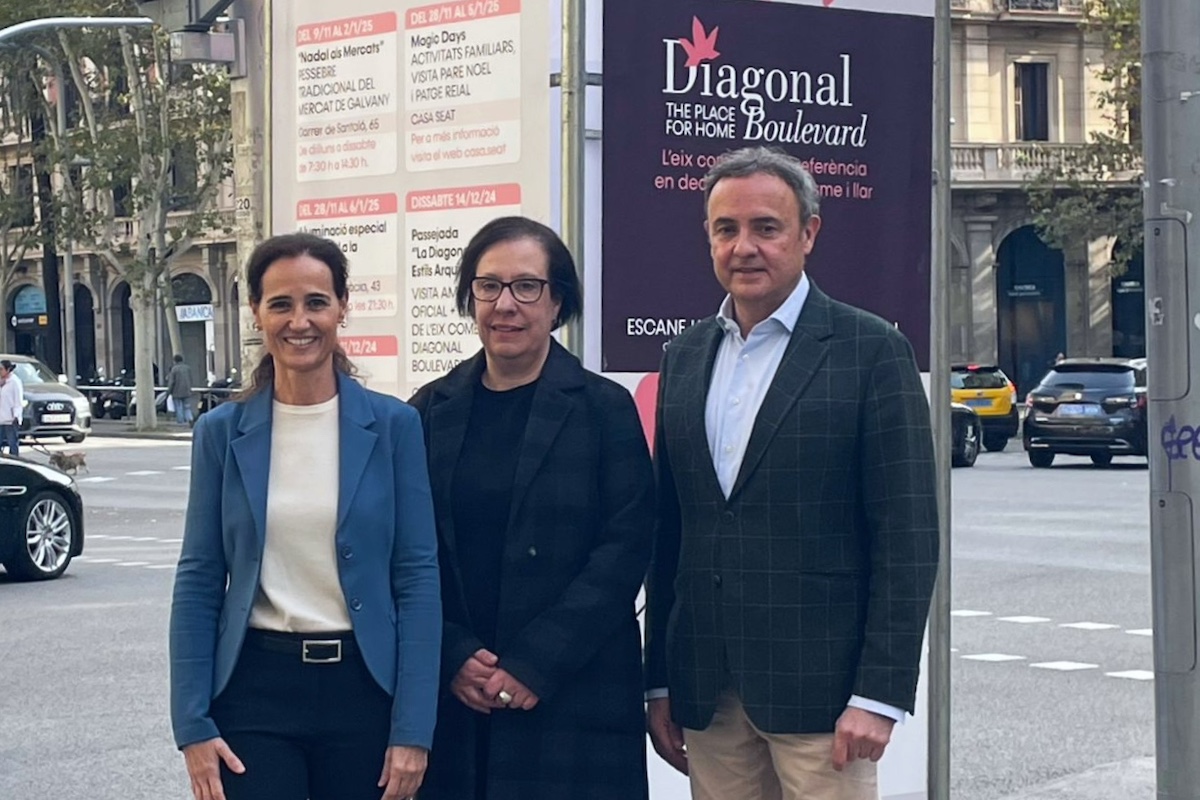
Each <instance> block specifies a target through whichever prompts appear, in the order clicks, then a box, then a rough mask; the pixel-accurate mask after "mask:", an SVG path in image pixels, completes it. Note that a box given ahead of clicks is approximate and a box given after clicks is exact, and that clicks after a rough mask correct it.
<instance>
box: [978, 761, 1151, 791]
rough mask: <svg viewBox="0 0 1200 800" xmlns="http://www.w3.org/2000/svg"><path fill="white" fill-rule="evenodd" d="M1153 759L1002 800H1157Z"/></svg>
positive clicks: (1063, 780)
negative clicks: (1155, 799) (1155, 798)
mask: <svg viewBox="0 0 1200 800" xmlns="http://www.w3.org/2000/svg"><path fill="white" fill-rule="evenodd" d="M1156 792H1157V787H1156V786H1155V770H1154V758H1153V757H1152V756H1151V757H1146V758H1133V759H1129V760H1128V761H1118V762H1115V763H1112V764H1102V765H1101V766H1099V767H1095V768H1093V769H1089V770H1087V771H1086V772H1080V773H1079V774H1077V775H1068V776H1066V777H1064V778H1058V779H1056V780H1052V781H1049V782H1047V783H1044V784H1042V785H1040V786H1032V787H1030V788H1027V789H1024V790H1022V791H1020V792H1017V793H1016V794H1012V795H1008V796H1007V797H1004V798H1003V799H1002V800H1154V797H1155V793H1156Z"/></svg>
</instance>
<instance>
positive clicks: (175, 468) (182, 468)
mask: <svg viewBox="0 0 1200 800" xmlns="http://www.w3.org/2000/svg"><path fill="white" fill-rule="evenodd" d="M171 469H173V470H176V471H178V472H190V471H191V469H192V468H191V467H171Z"/></svg>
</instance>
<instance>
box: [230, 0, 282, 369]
mask: <svg viewBox="0 0 1200 800" xmlns="http://www.w3.org/2000/svg"><path fill="white" fill-rule="evenodd" d="M270 13H271V4H270V0H236V2H234V4H233V16H234V18H236V19H238V20H240V22H241V24H242V26H243V27H242V31H241V32H242V42H241V46H242V58H241V63H242V64H244V67H245V74H244V75H242V76H240V77H238V78H235V79H234V80H233V81H232V83H231V86H230V89H231V98H230V99H231V103H232V108H233V184H234V192H233V194H234V198H235V199H234V202H235V208H236V210H235V211H234V220H235V221H234V228H235V230H236V234H235V236H236V241H237V270H238V301H239V303H240V305H241V307H240V308H236V309H231V310H230V312H228V313H234V314H237V320H238V325H239V326H240V329H241V335H240V337H239V338H240V341H241V354H240V357H239V359H238V361H239V363H238V369H240V370H241V375H240V377H241V380H242V385H243V386H249V381H250V376H251V375H252V374H253V373H254V368H255V367H256V366H257V365H258V362H259V359H260V358H261V357H262V344H263V338H262V334H261V333H260V332H258V331H256V330H255V329H254V316H253V315H252V314H251V313H250V304H249V302H248V300H249V293H250V286H249V283H248V282H247V276H246V263H247V262H248V261H249V259H250V253H251V252H253V250H254V248H255V247H257V246H258V244H259V242H261V241H262V240H263V238H264V236H265V235H266V231H267V229H268V228H269V226H270V223H269V220H270V216H269V210H268V208H267V200H268V197H269V195H270V190H269V188H267V187H269V186H270V176H269V175H268V174H267V169H268V166H269V165H268V163H267V162H268V161H269V159H268V158H265V153H266V152H267V147H268V143H269V142H270V131H269V128H268V124H269V121H270V113H271V112H270V107H271V102H270V91H269V81H270V75H271V53H270V47H271V33H270V31H271V27H270Z"/></svg>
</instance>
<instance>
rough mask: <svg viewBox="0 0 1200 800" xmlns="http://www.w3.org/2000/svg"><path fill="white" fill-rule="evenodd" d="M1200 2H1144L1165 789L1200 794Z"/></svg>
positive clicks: (1183, 796) (1153, 500) (1169, 799)
mask: <svg viewBox="0 0 1200 800" xmlns="http://www.w3.org/2000/svg"><path fill="white" fill-rule="evenodd" d="M1196 64H1200V4H1197V3H1196V1H1195V0H1143V2H1142V139H1143V147H1144V149H1143V153H1144V158H1145V183H1144V186H1145V216H1146V228H1145V233H1146V240H1145V264H1146V312H1147V314H1146V322H1147V325H1146V334H1147V353H1148V355H1149V370H1148V373H1149V374H1148V378H1149V381H1148V382H1149V387H1148V389H1149V399H1150V402H1149V422H1148V428H1147V430H1148V439H1149V441H1148V449H1149V453H1148V458H1149V462H1150V559H1151V583H1152V597H1153V608H1154V615H1153V620H1154V704H1155V740H1156V747H1155V753H1156V756H1157V771H1158V800H1197V798H1200V758H1197V753H1200V680H1198V676H1197V673H1196V618H1197V594H1196V555H1197V552H1196V542H1195V534H1196V509H1195V508H1194V505H1195V503H1196V502H1198V501H1200V434H1197V431H1196V426H1200V387H1195V386H1193V384H1192V380H1193V377H1194V376H1197V375H1200V313H1198V312H1200V274H1196V275H1193V274H1192V265H1193V264H1195V265H1200V249H1198V248H1200V232H1198V231H1197V230H1196V226H1195V225H1194V224H1193V223H1194V221H1195V216H1194V215H1195V214H1196V213H1198V212H1200V171H1198V170H1197V167H1196V162H1195V154H1196V152H1197V151H1198V150H1200V74H1198V73H1197V71H1196V70H1195V69H1194V66H1195V65H1196Z"/></svg>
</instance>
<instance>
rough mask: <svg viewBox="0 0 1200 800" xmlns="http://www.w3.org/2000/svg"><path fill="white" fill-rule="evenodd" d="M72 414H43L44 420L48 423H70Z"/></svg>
mask: <svg viewBox="0 0 1200 800" xmlns="http://www.w3.org/2000/svg"><path fill="white" fill-rule="evenodd" d="M70 421H71V415H70V414H42V422H43V423H45V424H47V425H58V424H63V423H70Z"/></svg>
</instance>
